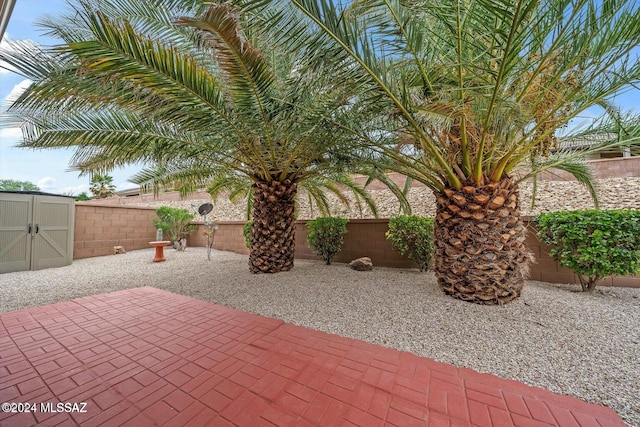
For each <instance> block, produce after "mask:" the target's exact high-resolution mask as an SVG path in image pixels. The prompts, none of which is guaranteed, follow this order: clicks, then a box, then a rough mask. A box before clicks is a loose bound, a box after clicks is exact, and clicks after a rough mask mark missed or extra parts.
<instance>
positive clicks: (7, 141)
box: [0, 0, 640, 195]
mask: <svg viewBox="0 0 640 427" xmlns="http://www.w3.org/2000/svg"><path fill="white" fill-rule="evenodd" d="M66 7H67V6H66V2H65V0H17V1H16V5H15V7H14V10H13V14H12V16H11V20H10V21H9V25H8V26H7V30H6V32H5V35H4V38H3V43H4V40H5V39H7V38H8V39H11V40H18V39H22V40H25V39H27V40H32V41H35V42H37V43H40V44H45V45H51V44H55V43H56V40H54V39H51V38H48V37H46V36H43V35H42V30H41V29H39V28H37V27H36V26H35V23H34V22H35V21H36V20H37V19H38V18H40V17H42V16H44V15H49V16H57V15H60V14H61V13H62V12H63V11H64V10H65V9H66ZM28 83H29V81H28V80H25V79H24V78H23V77H21V76H18V75H16V74H13V73H10V72H8V71H6V70H3V69H1V68H0V104H1V105H2V107H0V108H4V107H6V100H7V99H8V98H11V97H12V94H15V93H18V92H19V91H20V90H21V88H22V89H24V88H25V87H26V86H27V85H28ZM615 103H616V104H619V105H621V106H623V107H624V108H623V109H629V110H633V111H635V112H636V113H637V112H640V91H638V90H635V91H633V92H628V93H626V94H622V95H620V96H618V98H617V99H616V100H615ZM0 126H1V125H0ZM21 135H22V133H21V131H20V129H18V128H6V127H0V179H13V180H18V181H29V182H32V183H34V184H36V185H38V187H40V189H41V190H42V191H45V192H49V193H56V194H73V195H78V194H79V193H81V192H87V194H89V195H90V192H89V181H90V180H91V177H90V176H84V177H80V176H79V173H78V172H76V171H69V170H68V169H69V167H70V165H69V162H70V159H71V156H72V154H73V150H70V149H54V150H32V149H25V148H18V147H16V144H18V142H19V141H20V139H21ZM139 170H140V167H135V166H131V167H127V168H123V169H115V170H113V171H111V172H109V174H110V175H111V176H112V177H113V178H114V180H113V182H114V184H115V185H116V189H117V190H125V189H129V188H136V187H137V186H136V185H135V184H132V183H131V182H128V181H127V180H128V178H130V177H131V176H132V175H134V174H135V173H136V172H138V171H139Z"/></svg>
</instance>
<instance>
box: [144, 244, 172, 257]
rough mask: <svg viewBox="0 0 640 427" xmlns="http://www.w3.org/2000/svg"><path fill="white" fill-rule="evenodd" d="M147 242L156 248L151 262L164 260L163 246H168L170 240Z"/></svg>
mask: <svg viewBox="0 0 640 427" xmlns="http://www.w3.org/2000/svg"><path fill="white" fill-rule="evenodd" d="M149 244H150V245H151V246H153V247H154V248H156V256H155V258H153V262H162V261H166V258H165V257H164V247H165V246H169V245H170V244H171V242H170V241H169V240H160V241H156V242H149Z"/></svg>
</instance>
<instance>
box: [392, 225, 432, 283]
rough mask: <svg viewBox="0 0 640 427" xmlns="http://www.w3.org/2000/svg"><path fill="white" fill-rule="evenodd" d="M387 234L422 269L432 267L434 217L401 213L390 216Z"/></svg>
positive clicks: (401, 251)
mask: <svg viewBox="0 0 640 427" xmlns="http://www.w3.org/2000/svg"><path fill="white" fill-rule="evenodd" d="M386 236H387V239H388V240H390V241H391V244H392V245H393V247H394V248H396V249H397V250H398V251H399V252H400V253H401V254H402V255H404V256H406V257H408V258H409V259H412V260H414V261H415V262H417V263H418V265H419V266H420V271H425V270H428V269H429V267H431V258H432V255H433V218H425V217H421V216H417V215H400V216H396V217H393V218H390V219H389V231H387V233H386Z"/></svg>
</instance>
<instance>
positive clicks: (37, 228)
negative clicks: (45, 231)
mask: <svg viewBox="0 0 640 427" xmlns="http://www.w3.org/2000/svg"><path fill="white" fill-rule="evenodd" d="M38 231H40V226H39V225H38V224H36V234H38Z"/></svg>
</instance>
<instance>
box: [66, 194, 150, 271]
mask: <svg viewBox="0 0 640 427" xmlns="http://www.w3.org/2000/svg"><path fill="white" fill-rule="evenodd" d="M156 218H157V217H156V214H155V209H153V208H142V207H128V206H108V205H97V204H95V203H91V204H89V203H84V202H76V226H75V235H74V245H73V258H74V259H80V258H89V257H94V256H102V255H110V254H112V253H113V247H114V246H122V247H124V248H125V250H127V251H131V250H135V249H145V248H149V247H150V246H149V242H150V241H153V240H155V237H156V229H155V227H154V226H153V223H152V220H153V219H156Z"/></svg>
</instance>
